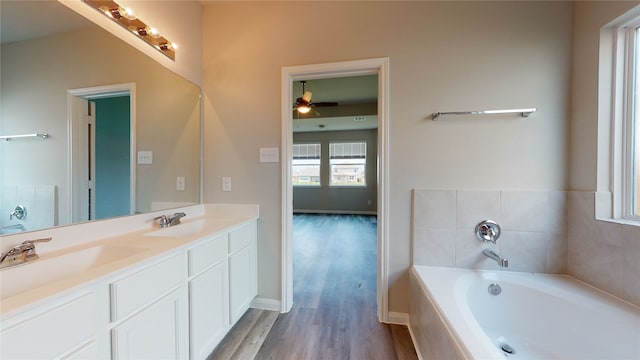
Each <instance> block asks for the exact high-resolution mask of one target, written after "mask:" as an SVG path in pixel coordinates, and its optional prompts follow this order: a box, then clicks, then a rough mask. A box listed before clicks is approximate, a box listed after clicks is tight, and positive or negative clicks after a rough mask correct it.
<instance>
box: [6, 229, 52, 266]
mask: <svg viewBox="0 0 640 360" xmlns="http://www.w3.org/2000/svg"><path fill="white" fill-rule="evenodd" d="M50 240H51V238H50V237H48V238H44V239H37V240H27V241H25V242H23V243H22V244H20V245H15V246H14V247H12V248H11V249H9V251H7V252H6V253H4V254H2V256H1V257H0V268H5V267H9V266H14V265H19V264H22V263H25V262H27V261H30V260H35V259H37V258H38V254H36V245H35V243H37V242H47V241H50Z"/></svg>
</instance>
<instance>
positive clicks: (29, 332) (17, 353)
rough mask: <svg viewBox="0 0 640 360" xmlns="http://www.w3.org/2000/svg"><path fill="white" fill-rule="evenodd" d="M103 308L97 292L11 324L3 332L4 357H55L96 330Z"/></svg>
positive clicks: (1, 336) (62, 354)
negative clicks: (100, 306)
mask: <svg viewBox="0 0 640 360" xmlns="http://www.w3.org/2000/svg"><path fill="white" fill-rule="evenodd" d="M105 310H106V308H105V309H104V310H103V309H100V308H99V305H98V301H97V299H96V294H95V293H88V294H84V295H82V296H80V297H77V298H75V299H72V300H70V301H68V302H66V303H64V304H62V305H60V306H57V307H55V308H53V309H50V310H47V311H45V312H44V313H41V314H39V315H36V316H34V317H32V318H30V319H28V320H25V321H23V322H20V323H19V324H17V325H15V326H12V327H10V328H8V329H6V330H4V331H2V333H1V334H0V342H1V343H2V347H1V349H2V350H1V351H0V358H2V359H52V358H58V357H60V356H64V355H65V354H66V353H68V352H69V351H70V350H71V349H73V348H74V347H76V346H78V345H79V344H81V343H83V342H87V341H88V340H89V339H90V338H91V337H94V336H95V335H96V333H97V329H98V327H99V326H100V325H99V318H98V316H99V315H97V313H99V312H102V311H105Z"/></svg>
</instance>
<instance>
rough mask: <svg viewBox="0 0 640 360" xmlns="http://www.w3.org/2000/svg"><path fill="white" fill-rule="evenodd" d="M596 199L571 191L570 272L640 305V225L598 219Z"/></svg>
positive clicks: (590, 193)
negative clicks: (595, 212)
mask: <svg viewBox="0 0 640 360" xmlns="http://www.w3.org/2000/svg"><path fill="white" fill-rule="evenodd" d="M594 201H595V194H594V192H592V191H571V192H569V237H568V257H567V258H568V260H567V273H568V274H569V275H571V276H573V277H575V278H577V279H579V280H582V281H584V282H587V283H589V284H591V285H593V286H596V287H598V288H600V289H602V290H604V291H606V292H608V293H610V294H613V295H615V296H617V297H620V298H622V299H624V300H626V301H628V302H630V303H632V304H635V305H637V306H640V226H632V225H623V224H617V223H612V222H607V221H600V220H596V219H595V214H594V211H595V210H594V209H595V203H594Z"/></svg>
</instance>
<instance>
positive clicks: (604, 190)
mask: <svg viewBox="0 0 640 360" xmlns="http://www.w3.org/2000/svg"><path fill="white" fill-rule="evenodd" d="M599 64H600V65H599V82H601V84H602V85H603V86H599V88H598V89H599V93H598V107H599V109H598V113H599V115H598V184H597V187H598V189H597V190H598V191H597V194H596V218H598V219H601V220H609V221H615V222H623V223H630V224H640V7H636V8H634V9H632V10H631V11H630V12H628V13H627V14H625V15H623V16H621V17H620V18H618V19H616V20H614V21H613V22H611V23H610V24H609V25H607V26H605V27H603V28H602V29H601V32H600V61H599Z"/></svg>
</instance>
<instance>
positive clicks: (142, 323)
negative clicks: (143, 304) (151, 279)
mask: <svg viewBox="0 0 640 360" xmlns="http://www.w3.org/2000/svg"><path fill="white" fill-rule="evenodd" d="M186 311H187V293H186V290H185V288H184V287H181V288H178V289H176V290H174V291H173V292H171V293H169V294H168V295H165V296H164V297H162V298H161V299H160V300H159V301H157V302H155V303H153V304H152V305H150V306H148V307H147V308H145V309H144V310H142V311H140V312H139V313H137V314H135V315H134V316H133V317H131V318H130V319H128V320H126V321H125V322H123V323H122V324H120V325H118V326H116V327H114V329H113V336H112V339H113V358H114V359H186V358H187V357H188V356H189V355H188V354H189V348H188V345H187V344H188V334H187V331H186V316H185V315H186Z"/></svg>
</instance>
